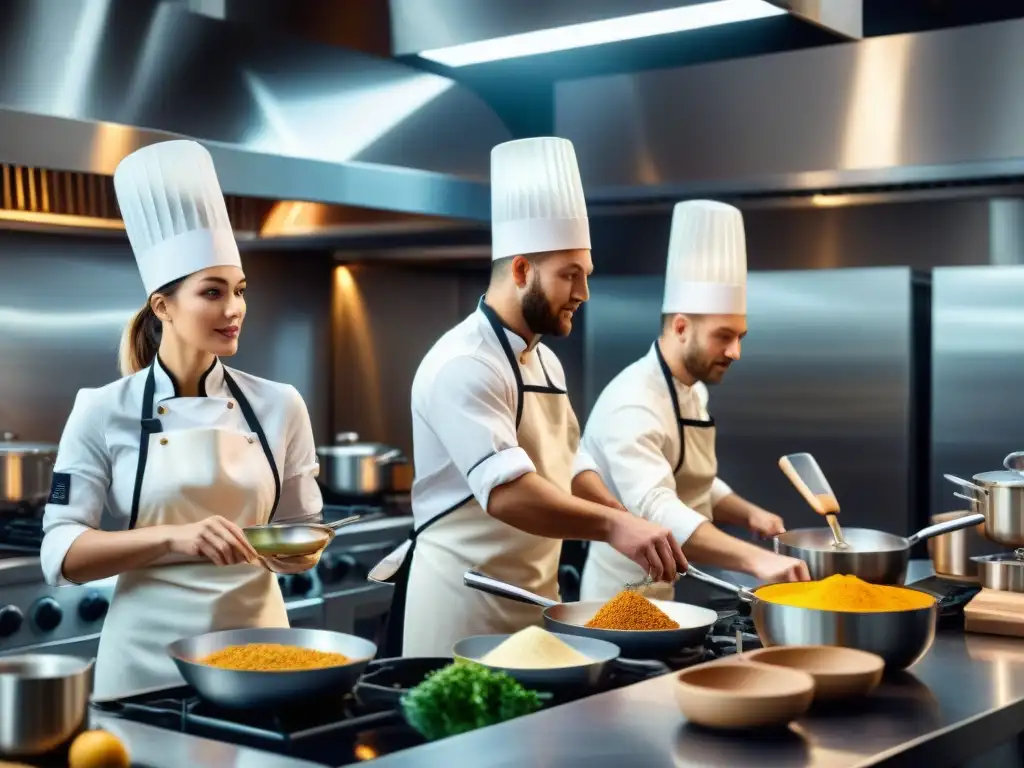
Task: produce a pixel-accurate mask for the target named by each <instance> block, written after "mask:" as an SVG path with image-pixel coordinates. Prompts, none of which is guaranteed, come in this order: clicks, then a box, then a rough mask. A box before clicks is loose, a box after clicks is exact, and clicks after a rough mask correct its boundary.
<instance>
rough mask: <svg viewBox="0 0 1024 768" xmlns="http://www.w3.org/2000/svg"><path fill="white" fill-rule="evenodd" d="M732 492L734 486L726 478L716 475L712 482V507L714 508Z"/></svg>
mask: <svg viewBox="0 0 1024 768" xmlns="http://www.w3.org/2000/svg"><path fill="white" fill-rule="evenodd" d="M732 493H733V490H732V488H730V487H729V485H728V484H727V483H726V482H725V481H724V480H722V479H721V478H718V477H716V478H715V480H714V482H713V483H711V507H712V508H714V507H715V505H717V504H718V502H720V501H721V500H722V499H724V498H725V497H726V496H729V495H731V494H732Z"/></svg>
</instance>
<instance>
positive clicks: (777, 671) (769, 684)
mask: <svg viewBox="0 0 1024 768" xmlns="http://www.w3.org/2000/svg"><path fill="white" fill-rule="evenodd" d="M675 695H676V702H677V703H678V704H679V709H680V710H682V713H683V715H685V716H686V719H687V720H689V721H690V722H692V723H696V724H697V725H702V726H704V727H706V728H727V729H746V728H769V727H778V726H784V725H786V724H787V723H789V722H790V721H792V720H795V719H796V718H798V717H800V716H801V715H802V714H804V713H805V712H806V711H807V709H808V708H809V707H810V706H811V702H812V701H813V700H814V678H813V677H811V676H810V675H809V674H808V673H806V672H801V671H800V670H798V669H787V668H786V667H781V666H775V665H771V664H759V663H757V662H756V661H747V660H737V661H731V660H730V661H728V662H721V661H716V662H711V663H707V664H699V665H697V666H696V667H690V668H689V669H685V670H683V671H682V672H680V673H679V674H678V675H677V676H676V685H675Z"/></svg>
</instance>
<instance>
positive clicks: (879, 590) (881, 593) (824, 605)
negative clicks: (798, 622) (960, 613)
mask: <svg viewBox="0 0 1024 768" xmlns="http://www.w3.org/2000/svg"><path fill="white" fill-rule="evenodd" d="M756 594H757V596H758V597H759V598H760V599H761V600H764V601H765V602H768V603H778V604H780V605H792V606H796V607H798V608H814V609H817V610H820V611H840V612H843V613H881V612H885V611H915V610H918V609H920V608H927V607H928V606H930V605H932V604H934V603H935V598H934V597H932V596H931V595H929V594H927V593H925V592H921V591H919V590H916V589H907V588H906V587H892V586H887V585H884V584H871V583H869V582H866V581H862V580H861V579H859V578H857V577H856V576H846V575H842V574H836V575H834V576H829V577H828V578H826V579H822V580H821V581H802V582H801V581H794V582H787V583H784V584H769V585H767V586H764V587H760V588H759V589H757V590H756Z"/></svg>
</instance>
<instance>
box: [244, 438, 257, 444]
mask: <svg viewBox="0 0 1024 768" xmlns="http://www.w3.org/2000/svg"><path fill="white" fill-rule="evenodd" d="M245 439H246V440H248V441H249V445H252V444H253V443H255V442H256V441H255V440H253V439H252V438H251V437H247V438H245Z"/></svg>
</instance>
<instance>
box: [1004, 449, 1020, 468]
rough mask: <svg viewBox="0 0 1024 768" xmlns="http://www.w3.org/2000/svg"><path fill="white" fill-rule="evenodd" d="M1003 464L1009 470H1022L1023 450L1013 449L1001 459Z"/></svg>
mask: <svg viewBox="0 0 1024 768" xmlns="http://www.w3.org/2000/svg"><path fill="white" fill-rule="evenodd" d="M1003 466H1004V467H1006V468H1007V469H1008V470H1010V471H1011V472H1018V473H1021V472H1024V451H1014V452H1013V453H1009V454H1007V455H1006V458H1005V459H1003Z"/></svg>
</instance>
